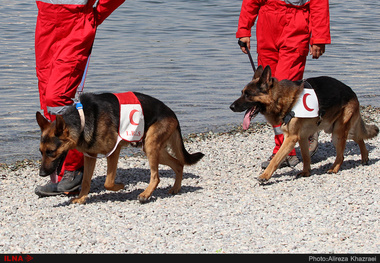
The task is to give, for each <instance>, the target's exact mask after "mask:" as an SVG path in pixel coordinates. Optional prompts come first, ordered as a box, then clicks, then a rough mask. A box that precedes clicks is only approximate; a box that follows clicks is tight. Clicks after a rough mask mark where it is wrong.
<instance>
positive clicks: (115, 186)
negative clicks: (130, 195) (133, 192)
mask: <svg viewBox="0 0 380 263" xmlns="http://www.w3.org/2000/svg"><path fill="white" fill-rule="evenodd" d="M104 188H106V189H107V190H109V191H115V192H116V191H119V190H121V189H124V184H113V185H111V186H108V185H104Z"/></svg>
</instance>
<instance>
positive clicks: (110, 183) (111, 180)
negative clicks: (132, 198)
mask: <svg viewBox="0 0 380 263" xmlns="http://www.w3.org/2000/svg"><path fill="white" fill-rule="evenodd" d="M120 150H121V145H119V146H118V147H117V148H116V150H115V151H114V152H113V153H112V154H111V155H110V156H108V157H107V177H106V182H105V183H104V187H105V188H106V189H107V190H110V191H119V190H121V189H123V188H124V185H123V184H115V178H116V171H117V163H118V161H119V155H120Z"/></svg>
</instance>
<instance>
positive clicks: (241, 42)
mask: <svg viewBox="0 0 380 263" xmlns="http://www.w3.org/2000/svg"><path fill="white" fill-rule="evenodd" d="M238 44H239V46H241V47H245V50H247V53H248V57H249V61H250V62H251V65H252V69H253V72H256V67H255V63H253V59H252V56H251V52H249V49H248V46H247V43H245V42H243V41H240V39H239V41H238Z"/></svg>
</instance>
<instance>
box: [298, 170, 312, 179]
mask: <svg viewBox="0 0 380 263" xmlns="http://www.w3.org/2000/svg"><path fill="white" fill-rule="evenodd" d="M309 176H310V172H309V171H307V172H304V171H302V172H299V173H298V174H297V176H296V177H297V178H299V177H309Z"/></svg>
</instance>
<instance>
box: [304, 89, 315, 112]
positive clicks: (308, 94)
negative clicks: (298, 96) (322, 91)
mask: <svg viewBox="0 0 380 263" xmlns="http://www.w3.org/2000/svg"><path fill="white" fill-rule="evenodd" d="M310 95H311V94H310V93H305V95H303V100H302V102H303V106H304V107H305V109H306V110H308V111H313V110H314V109H310V108H309V107H308V106H307V104H306V99H307V96H310Z"/></svg>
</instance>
